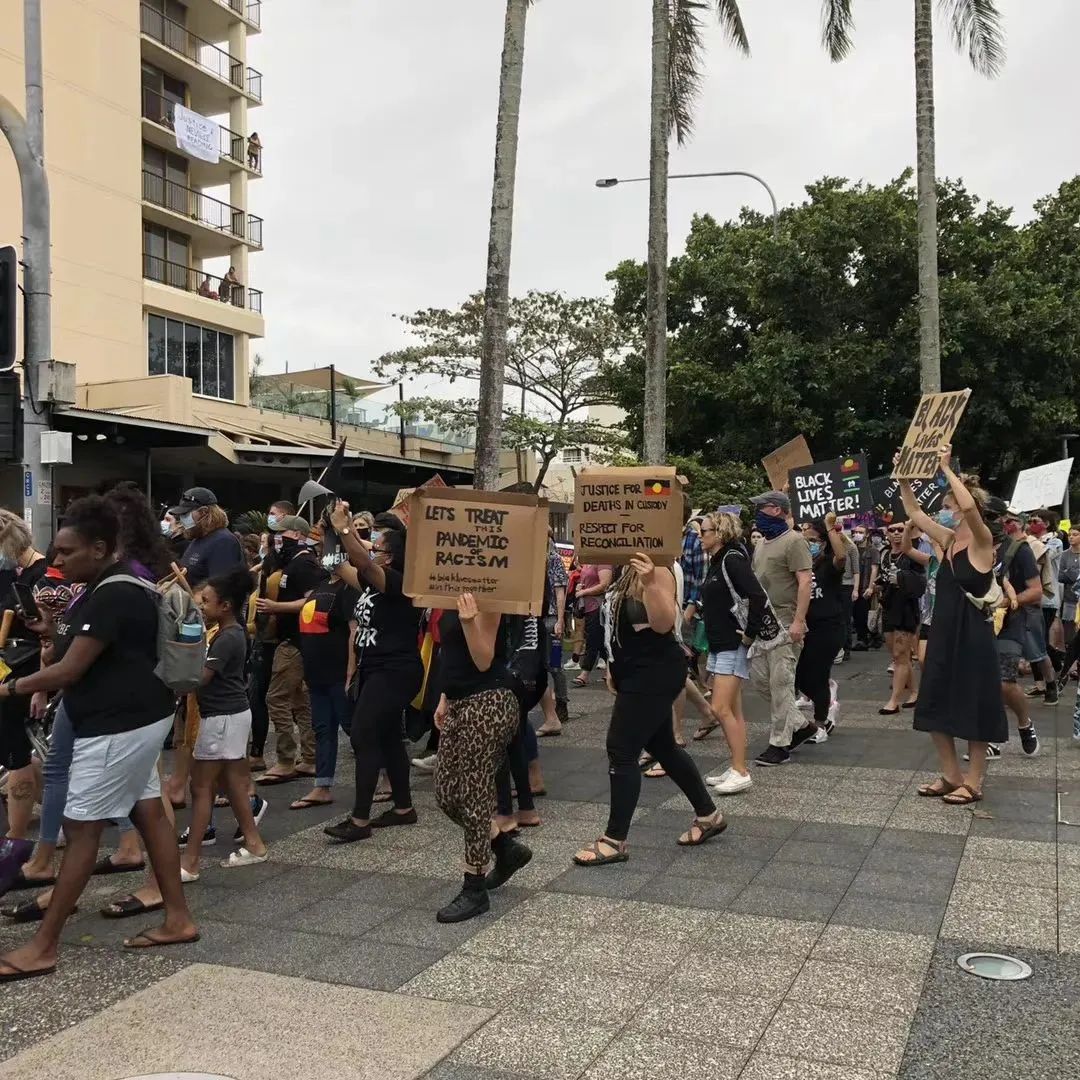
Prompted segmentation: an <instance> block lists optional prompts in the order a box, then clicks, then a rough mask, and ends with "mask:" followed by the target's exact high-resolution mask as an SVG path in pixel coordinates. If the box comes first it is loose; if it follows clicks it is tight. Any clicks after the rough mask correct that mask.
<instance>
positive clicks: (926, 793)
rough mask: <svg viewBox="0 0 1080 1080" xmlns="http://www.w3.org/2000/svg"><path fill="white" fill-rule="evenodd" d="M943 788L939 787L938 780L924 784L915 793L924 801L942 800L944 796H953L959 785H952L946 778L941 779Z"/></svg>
mask: <svg viewBox="0 0 1080 1080" xmlns="http://www.w3.org/2000/svg"><path fill="white" fill-rule="evenodd" d="M940 781H941V787H937V786H936V785H937V783H938V781H937V780H933V781H931V782H930V783H929V784H922V785H921V786H920V787H919V788H918V790H917V791H916V792H915V794H916V795H918V796H920V798H923V799H940V798H941V797H942V796H943V795H951V794H952V793H953V792H954V791H955V790H956V789H957V788H958V787H960V785H959V784H950V783H949V781H948V780H946V779H945V777H944V776H942V777H940Z"/></svg>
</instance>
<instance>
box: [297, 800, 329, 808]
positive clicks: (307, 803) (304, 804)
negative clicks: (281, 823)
mask: <svg viewBox="0 0 1080 1080" xmlns="http://www.w3.org/2000/svg"><path fill="white" fill-rule="evenodd" d="M333 802H334V800H333V799H297V800H296V802H294V803H290V804H289V809H290V810H310V809H311V808H312V807H313V806H331V805H332V804H333Z"/></svg>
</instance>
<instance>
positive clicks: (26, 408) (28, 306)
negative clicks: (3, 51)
mask: <svg viewBox="0 0 1080 1080" xmlns="http://www.w3.org/2000/svg"><path fill="white" fill-rule="evenodd" d="M23 37H24V54H25V61H24V64H25V75H26V77H25V81H26V119H25V120H24V119H23V117H22V116H21V115H20V114H19V111H18V110H17V109H16V108H15V107H14V106H13V105H12V104H11V103H10V102H9V101H7V100H6V99H5V98H2V97H0V131H3V133H4V135H5V136H6V138H7V140H8V143H9V144H10V145H11V149H12V152H13V153H14V155H15V161H16V163H17V164H18V167H19V183H20V187H21V191H22V232H23V236H22V239H23V297H24V302H25V312H26V317H25V319H24V325H23V516H24V517H25V519H26V521H27V524H29V525H30V529H31V533H32V535H33V539H34V545H35V546H36V547H38V548H39V549H41V550H42V551H44V550H45V548H46V547H47V546H48V544H49V541H50V540H51V539H52V537H51V535H50V527H51V521H52V513H51V510H50V508H49V507H48V506H45V505H43V504H42V503H41V502H40V499H41V495H42V484H43V483H44V484H45V485H46V488H45V490H48V487H47V485H48V480H49V476H48V472H47V470H46V469H45V467H44V466H43V465H42V464H41V433H42V432H43V431H47V430H48V429H49V401H50V396H51V393H52V378H51V371H50V366H51V363H52V310H51V308H52V297H51V294H50V279H51V276H52V268H51V262H50V260H51V244H50V237H49V184H48V179H47V178H46V175H45V107H44V89H43V78H42V63H41V0H24V2H23Z"/></svg>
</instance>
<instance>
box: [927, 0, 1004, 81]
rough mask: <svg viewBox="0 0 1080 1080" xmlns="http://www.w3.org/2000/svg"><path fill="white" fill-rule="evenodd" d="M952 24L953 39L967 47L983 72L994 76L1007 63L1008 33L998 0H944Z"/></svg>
mask: <svg viewBox="0 0 1080 1080" xmlns="http://www.w3.org/2000/svg"><path fill="white" fill-rule="evenodd" d="M940 3H941V5H942V7H943V8H944V9H945V12H946V14H947V16H948V18H949V23H950V25H951V27H952V36H953V41H954V43H955V44H956V47H957V48H958V49H959V50H960V51H961V52H963V51H965V50H966V51H967V54H968V59H969V60H970V61H971V66H972V67H973V68H974V69H975V70H976V71H977V72H979V74H980V75H987V76H989V77H993V76H995V75H997V74H998V73H999V72H1000V71H1001V69H1002V67H1003V66H1004V64H1005V35H1004V32H1003V31H1002V27H1001V12H999V11H998V9H997V4H996V3H995V0H940Z"/></svg>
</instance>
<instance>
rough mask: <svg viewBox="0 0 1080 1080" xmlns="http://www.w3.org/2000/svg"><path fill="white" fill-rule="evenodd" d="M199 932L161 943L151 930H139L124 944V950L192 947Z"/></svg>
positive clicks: (197, 938)
mask: <svg viewBox="0 0 1080 1080" xmlns="http://www.w3.org/2000/svg"><path fill="white" fill-rule="evenodd" d="M199 936H200V935H199V931H198V930H196V931H195V933H194V934H192V935H191V936H190V937H185V938H172V939H171V940H169V941H163V940H162V939H161V938H156V937H154V936H153V931H152V930H140V931H139V932H138V933H137V934H136V935H135V936H134V937H133V938H128V939H127V941H125V942H124V948H125V949H164V948H165V947H166V946H167V945H194V944H195V942H196V941H198V940H199Z"/></svg>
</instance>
